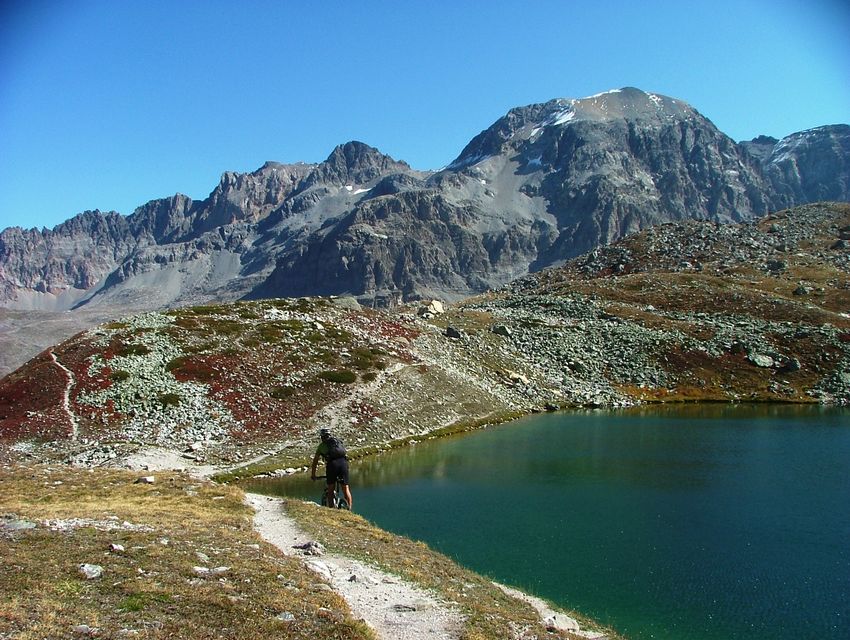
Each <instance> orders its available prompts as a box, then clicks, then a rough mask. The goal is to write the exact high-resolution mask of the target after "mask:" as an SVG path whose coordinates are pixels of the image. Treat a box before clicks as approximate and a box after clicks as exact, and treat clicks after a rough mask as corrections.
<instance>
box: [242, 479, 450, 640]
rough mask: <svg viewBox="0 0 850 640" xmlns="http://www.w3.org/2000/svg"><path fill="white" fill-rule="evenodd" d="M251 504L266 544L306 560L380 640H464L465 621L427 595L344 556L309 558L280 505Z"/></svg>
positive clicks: (263, 499)
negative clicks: (462, 637)
mask: <svg viewBox="0 0 850 640" xmlns="http://www.w3.org/2000/svg"><path fill="white" fill-rule="evenodd" d="M247 501H248V504H250V505H251V506H252V507H253V508H254V509H255V511H256V513H255V515H254V527H255V528H256V529H257V531H259V532H260V534H261V535H262V536H263V538H264V539H265V540H267V541H268V542H270V543H271V544H273V545H275V546H276V547H277V548H279V549H280V550H281V551H283V552H284V553H285V554H286V555H289V556H293V555H295V556H300V557H303V558H304V562H305V564H306V565H307V567H308V568H310V569H312V570H313V571H315V572H316V573H317V575H318V576H320V577H321V578H322V579H323V580H325V581H326V582H327V583H328V584H330V585H331V587H332V588H333V590H334V591H336V592H337V593H338V594H339V595H341V596H342V597H343V598H345V600H346V602H348V606H349V607H350V608H351V611H352V613H353V614H354V616H355V617H356V618H362V619H363V620H364V621H365V622H366V623H367V624H368V625H369V626H370V627H372V629H374V631H375V634H376V635H377V637H378V638H384V639H386V640H420V639H422V640H426V639H428V640H455V639H457V638H459V637H460V635H461V632H462V629H463V623H464V619H463V616H462V615H461V614H460V612H458V611H456V610H454V609H451V608H449V607H447V606H446V605H445V604H444V603H442V602H440V601H439V600H437V599H436V598H435V597H434V596H433V595H432V594H431V593H429V592H428V591H425V590H423V589H420V588H419V587H415V586H413V585H412V584H410V583H407V582H404V581H403V580H401V579H400V578H398V577H397V576H393V575H390V574H388V573H384V572H383V571H381V570H379V569H376V568H374V567H371V566H368V565H365V564H363V563H362V562H358V561H357V560H352V559H351V558H347V557H345V556H341V555H336V554H331V553H325V554H322V555H321V556H310V555H307V554H306V552H305V551H304V550H301V549H296V548H295V546H296V545H299V546H300V545H304V544H306V543H308V542H310V541H311V538H310V537H309V536H308V535H307V534H306V533H304V532H303V531H302V530H301V529H299V528H298V526H297V525H296V524H295V522H294V521H293V520H292V519H291V518H289V517H288V516H287V515H286V514H285V513H284V512H283V509H282V506H281V502H282V500H281V499H279V498H272V497H269V496H263V495H258V494H253V493H249V494H247Z"/></svg>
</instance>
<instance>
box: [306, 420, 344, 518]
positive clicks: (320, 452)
mask: <svg viewBox="0 0 850 640" xmlns="http://www.w3.org/2000/svg"><path fill="white" fill-rule="evenodd" d="M319 437H320V438H321V439H322V441H321V442H320V443H319V446H318V447H316V455H314V456H313V466H312V467H311V468H310V479H311V480H315V479H316V466H317V465H318V464H319V457H321V458H322V459H323V460H324V461H325V469H326V472H325V473H326V475H327V483H328V484H327V486H326V487H325V492H326V494H327V500H328V504H333V495H334V487H335V485H336V483H337V480H338V481H339V483H340V484H341V485H342V492H343V494H344V495H345V499H346V500H348V508H349V509H351V508H352V501H351V489H350V488H349V486H348V458H346V457H345V455H344V454H343V455H341V456H339V457H331V453H332V452H331V443H332V442H335V441H336V439H335V438H334V437H333V436H332V435H331V432H330V430H329V429H321V430H320V431H319Z"/></svg>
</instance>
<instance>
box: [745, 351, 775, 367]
mask: <svg viewBox="0 0 850 640" xmlns="http://www.w3.org/2000/svg"><path fill="white" fill-rule="evenodd" d="M747 360H749V361H750V362H751V363H752V364H754V365H756V366H757V367H762V368H765V369H769V368H770V367H772V366H773V365H774V364H775V363H774V360H773V358H771V357H770V356H768V355H765V354H763V353H751V354H750V355H748V356H747Z"/></svg>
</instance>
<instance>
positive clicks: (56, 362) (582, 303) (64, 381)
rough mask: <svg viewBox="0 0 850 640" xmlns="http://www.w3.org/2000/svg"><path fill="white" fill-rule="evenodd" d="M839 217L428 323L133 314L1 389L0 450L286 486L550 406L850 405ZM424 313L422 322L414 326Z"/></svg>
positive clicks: (483, 300) (231, 313)
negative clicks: (325, 463)
mask: <svg viewBox="0 0 850 640" xmlns="http://www.w3.org/2000/svg"><path fill="white" fill-rule="evenodd" d="M848 247H850V205H841V204H836V205H808V206H805V207H800V208H797V209H792V210H788V211H783V212H780V213H777V214H774V215H772V216H769V217H765V218H762V219H760V220H758V221H757V222H750V223H742V224H729V225H718V224H716V223H713V222H705V221H703V222H693V221H692V222H687V223H678V224H670V225H662V226H659V227H655V228H653V229H650V230H647V231H645V232H642V233H639V234H635V235H632V236H630V237H628V238H627V239H625V240H622V241H619V242H617V243H615V244H613V245H611V246H609V247H606V248H602V249H598V250H595V251H594V252H591V253H589V254H587V255H585V256H581V257H579V258H576V259H574V260H571V261H569V262H567V263H566V264H565V265H564V266H563V267H560V268H557V269H550V270H546V271H544V272H541V273H539V274H534V275H531V276H527V277H526V278H524V279H521V280H519V281H517V282H516V283H514V284H512V285H510V286H509V287H506V288H504V289H501V290H499V291H496V292H492V293H489V294H486V295H483V296H479V297H475V298H471V299H469V300H466V301H464V302H463V303H461V304H458V305H455V306H453V307H450V308H449V309H448V310H447V311H446V312H445V313H439V311H440V309H439V306H438V305H433V306H432V307H431V308H430V309H429V308H422V309H417V308H416V307H399V308H396V309H394V310H387V311H374V310H368V309H362V308H360V307H359V305H358V304H357V302H356V301H355V300H353V299H350V298H349V299H346V298H310V299H306V298H304V299H284V300H267V301H253V302H240V303H232V304H222V305H206V306H196V307H189V308H182V309H177V310H173V311H169V312H165V313H162V312H150V313H146V314H142V315H136V316H131V317H128V318H125V319H123V320H121V321H118V322H114V323H110V324H106V325H102V326H100V327H97V328H95V329H92V330H89V331H86V332H83V333H81V334H79V335H78V336H76V337H74V338H73V339H71V340H68V341H66V342H64V343H62V344H60V345H58V346H56V347H54V348H52V349H50V350H48V351H46V352H44V353H42V354H41V355H39V356H38V357H37V358H35V359H33V360H32V361H31V362H29V363H28V364H27V365H26V366H25V367H22V368H21V369H19V370H17V371H15V372H14V373H12V374H10V375H9V376H7V377H5V378H4V379H2V380H0V441H2V444H3V447H2V450H3V456H6V457H11V458H19V457H25V458H26V457H33V458H36V459H38V460H62V461H69V462H74V463H77V464H84V465H99V464H117V463H120V462H122V461H125V460H126V459H127V458H128V457H129V456H131V455H132V454H133V453H135V452H137V451H139V450H142V451H145V450H148V449H150V448H161V449H164V450H168V451H170V452H172V453H174V454H175V455H179V456H182V460H183V462H184V463H185V464H186V465H209V466H210V467H211V469H217V470H222V469H232V468H235V467H246V466H249V467H250V469H249V471H248V472H250V473H255V472H257V473H259V472H274V471H277V472H283V470H285V469H288V468H291V469H295V468H297V467H299V466H302V465H304V464H305V463H306V462H307V460H309V458H310V455H311V453H312V448H313V446H314V443H315V434H316V431H317V429H318V428H319V426H331V427H332V428H334V429H335V430H336V431H337V432H338V433H339V434H340V435H341V436H342V437H343V439H344V440H345V441H346V443H347V445H348V446H349V447H350V448H351V449H352V450H353V451H354V453H355V455H361V454H368V453H371V452H374V451H377V450H380V449H382V448H385V447H388V446H394V445H397V444H400V443H403V442H407V441H410V440H415V439H421V438H426V437H431V436H433V435H436V434H438V433H440V432H444V431H451V430H458V429H466V428H472V427H475V426H479V425H481V424H486V423H488V422H495V421H500V420H504V419H508V418H510V417H512V416H516V415H521V414H524V413H528V412H532V411H539V410H546V409H554V408H558V407H566V406H589V407H624V406H629V405H635V404H639V403H641V402H658V401H694V400H714V401H780V402H821V403H841V404H845V403H847V402H848V401H849V400H850V351H848V349H850V315H848V313H847V311H846V310H847V309H848V305H849V304H850V250H848ZM420 312H421V313H420Z"/></svg>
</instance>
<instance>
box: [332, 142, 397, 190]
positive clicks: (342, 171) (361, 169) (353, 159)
mask: <svg viewBox="0 0 850 640" xmlns="http://www.w3.org/2000/svg"><path fill="white" fill-rule="evenodd" d="M409 169H410V166H409V165H408V164H407V163H406V162H400V161H397V160H395V159H393V158H391V157H390V156H388V155H386V154H383V153H381V152H380V151H378V149H376V148H375V147H371V146H369V145H368V144H365V143H363V142H359V141H357V140H352V141H349V142H346V143H345V144H341V145H339V146H337V147H336V148H335V149H334V150H333V151H331V154H330V155H329V156H328V158H327V160H325V161H324V162H322V163H321V164H320V165H319V166H318V167H316V172H315V173H316V174H317V178H320V179H321V180H322V181H325V182H333V183H338V184H349V183H355V184H363V183H366V182H369V181H371V180H374V179H375V178H378V177H380V176H382V175H386V174H387V173H393V172H404V171H408V170H409Z"/></svg>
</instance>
